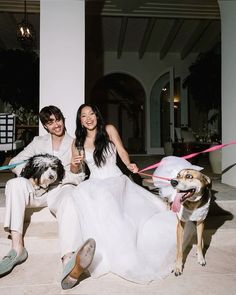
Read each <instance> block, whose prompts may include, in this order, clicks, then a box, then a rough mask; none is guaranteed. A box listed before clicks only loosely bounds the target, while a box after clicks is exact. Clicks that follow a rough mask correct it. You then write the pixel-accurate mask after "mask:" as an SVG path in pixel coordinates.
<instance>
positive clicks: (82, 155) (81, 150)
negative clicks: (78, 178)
mask: <svg viewBox="0 0 236 295" xmlns="http://www.w3.org/2000/svg"><path fill="white" fill-rule="evenodd" d="M77 150H78V153H79V156H81V157H83V159H84V155H85V152H84V147H83V146H82V145H79V146H78V147H77ZM80 172H82V173H85V165H84V160H81V162H80Z"/></svg>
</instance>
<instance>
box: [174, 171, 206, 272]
mask: <svg viewBox="0 0 236 295" xmlns="http://www.w3.org/2000/svg"><path fill="white" fill-rule="evenodd" d="M171 185H172V186H173V188H175V189H177V194H176V197H175V199H174V201H173V203H172V210H173V211H174V212H176V214H177V217H178V224H177V253H176V263H175V267H174V270H173V272H174V273H175V275H176V276H178V275H181V274H182V272H183V235H184V225H185V222H186V221H195V222H196V226H197V260H198V263H199V264H201V265H202V266H204V265H205V264H206V261H205V259H204V256H203V252H202V250H203V230H204V220H205V218H206V216H207V213H208V211H209V206H210V198H211V190H210V185H211V180H210V178H209V177H208V176H206V175H204V174H202V173H201V172H199V171H196V170H193V169H183V170H181V171H180V172H179V173H178V175H177V177H176V178H174V179H172V180H171Z"/></svg>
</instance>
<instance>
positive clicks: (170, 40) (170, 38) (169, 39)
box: [159, 19, 184, 59]
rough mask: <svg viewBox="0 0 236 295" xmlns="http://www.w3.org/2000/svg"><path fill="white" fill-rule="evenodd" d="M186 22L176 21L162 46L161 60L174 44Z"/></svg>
mask: <svg viewBox="0 0 236 295" xmlns="http://www.w3.org/2000/svg"><path fill="white" fill-rule="evenodd" d="M183 22H184V20H183V19H175V20H174V23H173V25H172V27H171V29H170V31H169V34H168V35H167V37H166V40H165V42H164V45H163V46H162V48H161V50H160V56H159V58H160V59H163V58H164V57H165V56H166V54H167V53H168V51H169V49H170V47H171V45H172V44H173V42H174V40H175V38H176V35H177V34H178V32H179V30H180V28H181V26H182V24H183Z"/></svg>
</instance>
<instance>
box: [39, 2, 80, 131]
mask: <svg viewBox="0 0 236 295" xmlns="http://www.w3.org/2000/svg"><path fill="white" fill-rule="evenodd" d="M84 15H85V7H84V0H57V1H55V0H40V108H42V107H44V106H46V105H49V104H53V105H56V106H58V107H59V108H60V109H61V110H62V112H63V113H64V116H65V118H66V126H67V130H68V132H69V133H70V134H71V135H74V131H75V118H76V111H77V109H78V107H79V106H80V104H81V103H83V102H84V60H85V49H84V48H85V17H84ZM44 132H45V131H44V129H43V128H41V129H40V133H44Z"/></svg>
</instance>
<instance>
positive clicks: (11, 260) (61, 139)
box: [0, 105, 95, 289]
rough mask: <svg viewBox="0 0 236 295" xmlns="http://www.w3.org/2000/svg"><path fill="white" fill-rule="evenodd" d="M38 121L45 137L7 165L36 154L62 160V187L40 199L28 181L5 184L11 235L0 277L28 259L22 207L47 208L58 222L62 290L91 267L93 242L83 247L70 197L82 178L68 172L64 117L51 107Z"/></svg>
mask: <svg viewBox="0 0 236 295" xmlns="http://www.w3.org/2000/svg"><path fill="white" fill-rule="evenodd" d="M39 118H40V121H41V123H42V125H43V127H44V128H45V129H46V130H47V132H48V134H46V135H43V136H36V137H35V138H34V139H33V140H32V142H31V143H30V144H29V145H28V146H26V147H25V149H24V150H23V151H22V152H20V153H19V154H18V155H17V156H16V157H14V158H13V159H12V160H11V162H10V164H14V163H21V162H22V161H24V160H27V159H29V158H30V157H32V156H34V155H37V154H46V153H48V154H51V155H55V156H57V157H58V158H59V159H60V160H61V161H62V164H63V166H64V168H65V171H66V172H65V177H64V179H63V183H62V185H60V186H57V187H56V188H52V189H51V190H49V191H48V192H44V193H43V194H42V195H40V196H39V195H38V193H37V192H36V191H35V189H34V187H33V185H32V183H31V182H30V180H28V179H25V178H23V177H16V178H13V179H10V180H9V181H8V182H7V184H6V216H5V223H4V229H5V230H6V231H9V232H10V233H11V238H12V249H11V250H10V252H9V253H8V254H7V255H6V256H5V257H4V258H3V259H2V261H0V277H2V276H5V275H7V274H9V273H10V272H11V271H12V269H13V268H14V267H15V266H16V265H18V264H21V263H22V262H24V261H25V260H26V259H27V257H28V253H27V250H26V249H25V247H24V241H23V235H22V232H23V224H24V215H25V208H26V207H28V206H30V207H44V206H48V207H49V209H50V211H51V212H52V213H53V214H54V215H55V216H56V218H57V221H58V232H59V240H60V247H61V257H62V262H63V264H64V270H63V275H62V281H61V285H62V288H63V289H69V288H72V287H73V286H74V285H76V283H77V281H78V279H79V277H80V275H81V274H82V273H83V271H84V270H85V269H86V268H87V267H88V266H89V265H90V263H91V261H92V259H93V255H94V251H95V241H94V240H93V239H89V240H88V241H86V242H85V243H84V244H83V245H82V242H83V241H82V236H81V232H80V222H79V219H78V217H77V214H76V212H75V206H74V203H73V199H72V198H71V194H72V190H73V189H74V187H75V185H77V184H79V183H80V182H81V181H82V180H83V179H81V176H80V175H79V174H73V173H71V172H70V170H69V169H70V162H71V144H72V141H73V138H72V137H71V136H69V134H68V133H67V132H66V128H65V118H64V116H63V114H62V112H61V111H60V109H58V108H57V107H56V106H52V105H50V106H46V107H44V108H43V109H42V110H41V111H40V113H39ZM23 167H24V164H19V165H17V166H16V167H15V168H14V169H13V172H14V173H16V175H17V176H19V175H20V172H21V170H22V169H23ZM73 184H74V185H73ZM81 245H82V246H81ZM78 246H80V248H79V249H77V248H78ZM76 249H77V250H76Z"/></svg>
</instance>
